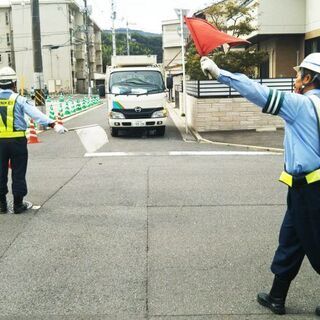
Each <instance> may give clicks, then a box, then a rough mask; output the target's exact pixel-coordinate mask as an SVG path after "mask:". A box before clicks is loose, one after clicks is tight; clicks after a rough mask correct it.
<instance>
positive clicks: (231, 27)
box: [186, 0, 268, 80]
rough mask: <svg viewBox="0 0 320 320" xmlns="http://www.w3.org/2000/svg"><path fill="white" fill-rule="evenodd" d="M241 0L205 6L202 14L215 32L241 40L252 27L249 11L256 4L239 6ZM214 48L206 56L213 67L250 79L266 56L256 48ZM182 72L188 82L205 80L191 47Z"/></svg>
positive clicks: (242, 0) (251, 30)
mask: <svg viewBox="0 0 320 320" xmlns="http://www.w3.org/2000/svg"><path fill="white" fill-rule="evenodd" d="M243 3H244V0H225V1H222V2H220V3H216V4H213V5H212V6H210V7H208V8H207V9H206V10H205V11H204V14H205V16H206V17H207V21H208V22H209V23H211V24H213V25H214V26H215V27H217V28H218V29H219V30H221V31H224V32H227V33H229V34H231V35H233V36H235V37H240V38H241V37H243V36H246V35H249V34H251V33H252V32H253V31H255V30H256V28H255V27H254V26H253V25H252V22H253V20H254V16H253V12H254V10H255V9H256V6H257V4H253V5H251V6H250V7H249V6H245V5H243ZM224 50H225V51H226V53H224ZM224 50H222V48H219V49H216V50H214V51H213V53H212V54H211V55H210V56H211V57H212V58H213V60H214V61H215V62H216V63H217V65H218V66H219V67H221V68H223V69H227V70H229V71H231V72H241V73H245V74H247V75H248V76H251V77H254V76H255V75H256V73H257V68H258V67H259V66H260V65H261V64H262V63H263V62H265V61H266V59H267V57H268V55H267V53H266V52H264V51H258V50H257V49H256V47H254V46H251V47H248V48H243V49H242V50H241V49H231V48H230V47H228V48H224ZM186 59H187V64H186V71H187V73H188V74H189V75H190V77H191V79H194V80H203V79H206V77H205V76H204V75H203V73H202V72H201V69H200V63H199V61H200V56H199V55H198V54H197V52H196V50H195V47H194V45H193V44H189V46H188V48H187V58H186Z"/></svg>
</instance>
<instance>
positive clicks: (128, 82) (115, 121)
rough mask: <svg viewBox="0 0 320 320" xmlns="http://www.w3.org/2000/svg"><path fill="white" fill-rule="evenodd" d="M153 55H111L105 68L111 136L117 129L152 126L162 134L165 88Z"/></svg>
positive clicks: (164, 120) (115, 134) (163, 127)
mask: <svg viewBox="0 0 320 320" xmlns="http://www.w3.org/2000/svg"><path fill="white" fill-rule="evenodd" d="M156 62H157V60H156V56H115V57H112V63H111V64H112V65H111V66H109V67H108V68H107V71H106V94H107V105H108V111H109V126H110V130H111V135H112V136H118V132H119V130H120V129H128V128H137V127H140V128H141V127H143V128H148V129H150V128H153V129H155V130H156V131H157V134H158V135H161V136H163V135H164V134H165V128H166V127H165V126H166V119H167V110H166V108H165V106H166V91H165V84H164V81H163V76H162V72H161V69H160V67H159V65H157V64H156Z"/></svg>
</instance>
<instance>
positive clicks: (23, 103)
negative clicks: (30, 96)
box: [0, 90, 54, 131]
mask: <svg viewBox="0 0 320 320" xmlns="http://www.w3.org/2000/svg"><path fill="white" fill-rule="evenodd" d="M13 93H14V92H13V91H12V90H0V100H1V99H9V98H10V96H11V95H12V94H13ZM25 114H27V115H28V116H29V117H30V118H32V119H33V120H34V121H35V122H37V123H39V124H41V125H43V126H48V125H49V124H51V123H53V122H54V121H52V120H51V119H50V118H49V117H47V116H46V115H45V114H43V113H42V112H41V111H40V110H39V109H38V108H37V107H35V106H34V104H33V102H32V101H28V100H27V99H26V98H25V97H22V96H18V97H17V99H16V103H15V106H14V121H13V126H14V128H15V129H16V130H23V131H25V130H27V128H28V126H27V122H26V120H25V118H24V116H25Z"/></svg>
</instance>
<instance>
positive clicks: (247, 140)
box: [168, 103, 284, 151]
mask: <svg viewBox="0 0 320 320" xmlns="http://www.w3.org/2000/svg"><path fill="white" fill-rule="evenodd" d="M168 110H169V114H170V117H171V118H172V120H173V122H174V123H175V125H176V127H177V128H178V129H179V131H180V133H181V135H182V137H183V139H184V140H186V139H188V140H191V139H192V138H191V137H190V134H189V135H186V133H185V132H186V130H185V117H182V116H181V115H180V112H179V109H177V108H175V107H174V103H168ZM190 131H191V133H192V135H193V136H194V139H196V140H197V141H198V142H201V143H213V144H215V143H216V144H226V145H229V146H230V145H232V146H235V147H248V148H253V149H255V148H256V149H259V148H266V149H267V150H272V149H277V151H283V138H284V130H283V129H277V130H265V131H264V130H259V131H257V130H234V131H210V132H200V133H199V132H196V131H194V130H190Z"/></svg>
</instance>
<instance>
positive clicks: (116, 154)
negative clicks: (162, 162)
mask: <svg viewBox="0 0 320 320" xmlns="http://www.w3.org/2000/svg"><path fill="white" fill-rule="evenodd" d="M270 155H282V153H279V152H261V151H260V152H259V151H168V152H96V153H94V152H88V153H86V154H85V155H84V156H85V157H91V158H94V157H141V156H144V157H145V156H150V157H154V156H270Z"/></svg>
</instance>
